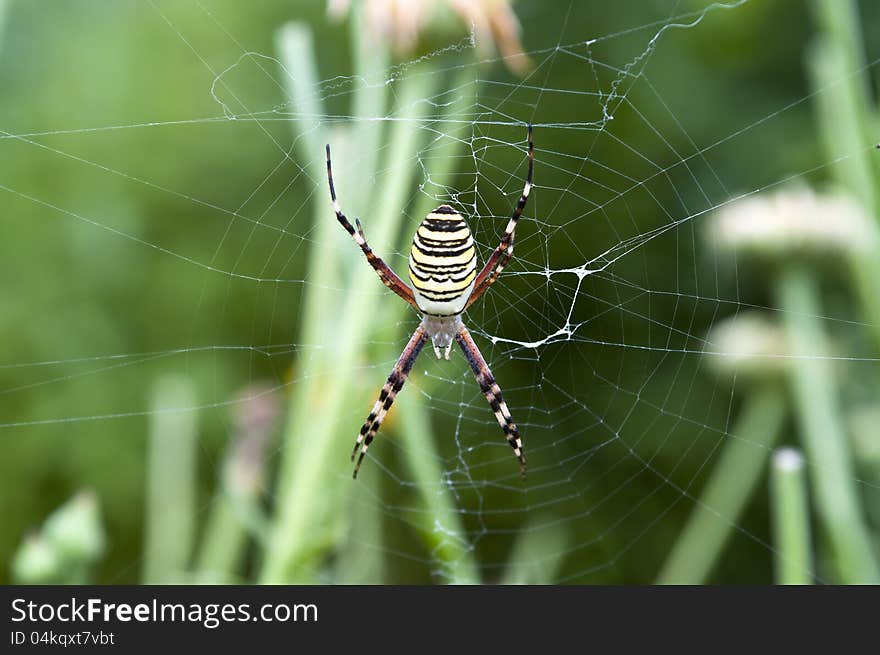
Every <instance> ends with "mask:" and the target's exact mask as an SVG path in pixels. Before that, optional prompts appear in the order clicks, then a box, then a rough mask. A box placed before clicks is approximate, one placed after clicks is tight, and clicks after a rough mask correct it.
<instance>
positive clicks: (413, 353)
mask: <svg viewBox="0 0 880 655" xmlns="http://www.w3.org/2000/svg"><path fill="white" fill-rule="evenodd" d="M427 341H428V332H427V330H425V328H424V327H423V326H421V325H420V326H419V327H417V328H416V331H415V332H414V333H413V335H412V337H411V338H410V340H409V343H408V344H406V348H404V349H403V352H402V353H400V357H399V358H398V359H397V363H396V364H395V365H394V368H392V369H391V375H389V376H388V380H387V381H386V382H385V386H384V387H382V391H380V392H379V399H378V400H377V401H376V404H375V405H373V410H372V411H371V412H370V414H369V415H368V416H367V420H366V421H364V424H363V426H362V427H361V432H360V434H359V435H358V437H357V441H355V442H354V449H353V450H352V451H351V461H354V456H355V455H356V454H357V451H358V448H360V449H361V454H360V457H358V461H357V464H355V467H354V473H353V474H352V477H353V478H356V477H357V475H358V471H360V470H361V462H363V461H364V455H366V454H367V449H368V448H369V447H370V444H371V443H372V442H373V437H375V436H376V433H377V432H378V431H379V426H381V425H382V421H383V420H384V419H385V414H387V413H388V410H389V409H390V408H391V404H392V403H393V402H394V399H395V398H396V397H397V393H398V392H399V391H400V390H401V388H403V383H404V382H406V378H407V377H408V376H409V373H410V371H412V367H413V365H414V364H415V363H416V358H417V357H418V356H419V353H420V352H421V351H422V346H424V345H425V343H426V342H427Z"/></svg>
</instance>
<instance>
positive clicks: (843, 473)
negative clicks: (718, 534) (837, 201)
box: [776, 262, 880, 584]
mask: <svg viewBox="0 0 880 655" xmlns="http://www.w3.org/2000/svg"><path fill="white" fill-rule="evenodd" d="M776 286H777V288H776V294H777V306H778V307H780V308H781V309H782V310H783V315H784V326H785V330H786V334H787V338H788V341H789V344H790V347H791V352H792V354H793V355H794V358H793V360H792V362H791V365H790V369H789V370H790V371H791V383H792V389H793V393H794V401H795V406H796V408H797V418H798V423H799V432H800V437H801V439H802V441H803V445H804V450H805V451H806V453H807V456H808V458H809V461H810V462H811V463H812V465H813V469H812V471H811V476H810V478H811V480H812V485H813V489H814V497H815V502H816V509H817V512H818V515H819V518H820V521H821V524H822V527H823V528H824V529H825V531H826V532H827V535H828V538H829V541H830V545H831V551H832V555H833V557H834V561H835V564H836V567H837V574H838V577H839V580H840V581H841V582H843V583H845V584H858V583H876V582H877V581H878V580H880V574H878V569H877V563H876V562H875V560H874V555H873V553H872V547H871V542H870V538H869V534H868V530H867V527H866V525H865V521H864V516H863V513H862V509H861V507H860V503H859V499H858V494H857V493H856V489H855V482H854V480H855V476H854V470H853V466H852V461H851V457H850V452H849V447H848V439H847V435H846V432H845V430H844V428H843V423H842V419H841V416H840V410H839V407H838V394H837V388H836V384H835V381H834V371H833V369H832V367H831V361H830V360H829V359H827V355H828V353H829V352H830V349H829V348H828V346H827V344H826V339H825V335H824V334H823V330H822V325H821V319H820V318H819V317H820V316H822V308H821V306H820V302H819V297H818V290H817V288H816V284H815V281H814V280H813V277H812V273H811V271H810V270H809V269H808V268H807V267H806V266H804V265H800V264H798V263H794V262H791V263H789V264H787V266H785V267H784V268H783V270H782V271H780V273H779V275H778V277H777V281H776Z"/></svg>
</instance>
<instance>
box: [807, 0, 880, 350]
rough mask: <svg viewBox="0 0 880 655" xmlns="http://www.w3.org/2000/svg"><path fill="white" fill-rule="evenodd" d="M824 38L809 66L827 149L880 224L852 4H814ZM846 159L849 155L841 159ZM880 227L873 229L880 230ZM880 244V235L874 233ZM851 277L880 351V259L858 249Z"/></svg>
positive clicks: (822, 0) (838, 176)
mask: <svg viewBox="0 0 880 655" xmlns="http://www.w3.org/2000/svg"><path fill="white" fill-rule="evenodd" d="M813 5H814V12H815V16H816V18H817V22H818V24H819V27H820V29H822V36H821V37H819V38H817V39H816V41H815V42H814V43H813V44H812V46H811V47H810V49H809V52H808V56H807V67H808V70H809V73H810V78H811V80H812V85H813V88H814V89H815V90H816V91H817V93H816V95H815V103H816V110H817V117H818V124H819V128H820V134H821V137H822V142H823V144H824V150H825V154H826V156H827V157H829V158H830V159H831V160H832V162H833V164H832V172H833V174H834V177H835V180H836V182H837V184H838V185H840V187H841V188H844V189H848V190H849V191H850V192H851V193H852V194H853V196H855V198H856V199H857V200H858V201H860V202H861V204H862V206H863V207H864V208H865V209H866V210H867V212H868V213H869V214H871V215H873V216H875V217H877V218H878V221H880V211H878V210H880V202H878V195H877V185H878V182H880V172H878V171H880V168H878V166H880V157H877V156H876V155H877V152H876V150H874V149H871V148H870V145H871V144H872V143H874V142H876V140H877V138H878V137H877V133H876V132H875V131H873V127H874V126H873V125H871V122H872V119H871V117H872V116H873V112H872V108H871V107H870V101H869V94H868V89H867V84H866V77H865V74H864V73H863V72H862V71H860V70H859V69H860V68H861V66H862V65H863V61H864V56H863V54H862V53H863V52H864V46H863V44H862V42H861V37H860V36H859V35H860V32H861V30H860V28H859V24H858V20H857V11H856V8H855V5H854V4H853V3H852V2H851V1H850V0H814V2H813ZM841 155H844V156H841ZM878 226H880V223H875V224H874V227H875V228H877V231H880V227H878ZM875 239H877V240H878V241H880V235H877V234H875ZM849 265H850V272H851V275H852V278H853V282H854V284H855V287H856V290H857V292H858V295H859V299H860V301H861V305H862V308H863V311H864V314H865V321H866V322H867V323H868V324H869V325H871V326H872V331H873V334H874V339H875V342H876V346H877V348H878V349H880V257H877V256H876V252H860V251H858V249H854V251H853V254H851V255H850V257H849Z"/></svg>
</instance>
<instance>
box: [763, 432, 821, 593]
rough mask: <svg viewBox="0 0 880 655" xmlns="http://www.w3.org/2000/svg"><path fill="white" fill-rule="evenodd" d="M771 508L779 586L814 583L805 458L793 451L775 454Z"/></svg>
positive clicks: (784, 449)
mask: <svg viewBox="0 0 880 655" xmlns="http://www.w3.org/2000/svg"><path fill="white" fill-rule="evenodd" d="M770 509H771V515H772V520H773V544H774V547H775V549H776V567H775V568H776V583H777V584H783V585H806V584H811V583H812V581H813V580H812V577H813V576H812V573H811V571H812V565H811V557H810V551H811V545H810V544H811V540H810V510H809V506H808V502H807V487H806V484H805V481H804V458H803V457H802V456H801V454H800V452H798V451H797V450H795V449H793V448H781V449H780V450H778V451H776V452H775V453H774V454H773V465H772V467H771V470H770Z"/></svg>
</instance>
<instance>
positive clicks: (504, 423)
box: [455, 325, 526, 477]
mask: <svg viewBox="0 0 880 655" xmlns="http://www.w3.org/2000/svg"><path fill="white" fill-rule="evenodd" d="M455 340H456V342H458V345H459V346H461V349H462V351H464V356H465V358H467V360H468V364H470V365H471V370H472V371H473V372H474V377H475V378H477V383H478V384H479V385H480V391H482V392H483V395H485V396H486V400H488V401H489V406H490V407H491V408H492V411H493V412H495V418H496V419H497V420H498V425H500V426H501V429H502V430H504V436H505V437H507V443H509V444H510V447H511V448H513V454H514V455H516V458H517V459H518V460H519V472H520V475H522V477H525V476H526V456H525V455H524V454H523V442H522V437H520V435H519V430H518V429H517V427H516V423H514V422H513V418H512V417H511V416H510V410H509V409H508V408H507V403H506V402H504V398H503V397H502V395H501V387H499V386H498V383H497V382H496V381H495V376H494V375H492V371H491V370H490V369H489V365H488V364H487V363H486V360H485V359H483V355H482V354H481V353H480V349H479V348H477V344H476V343H474V339H473V337H471V333H470V332H468V329H467V328H466V327H465V326H464V325H462V326H461V329H459V331H458V334H456V335H455Z"/></svg>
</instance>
